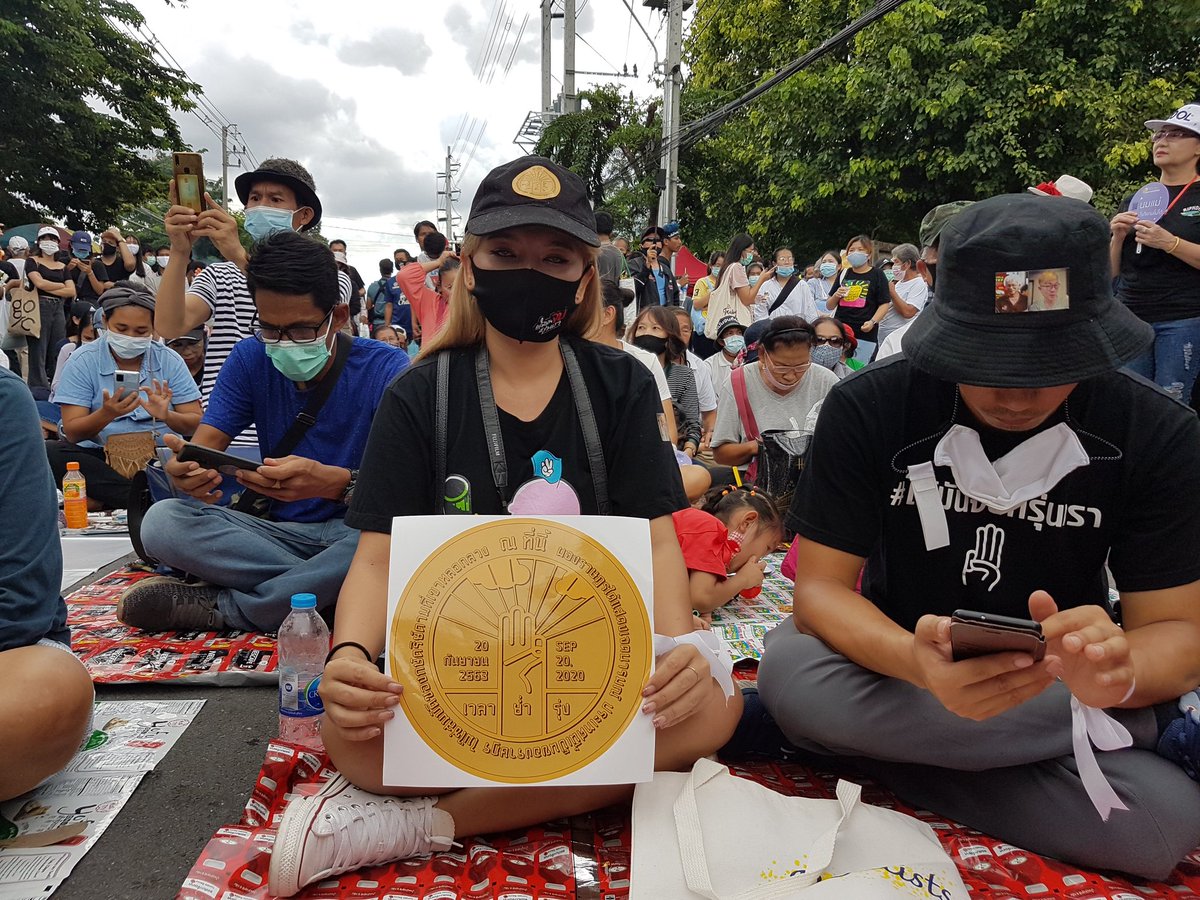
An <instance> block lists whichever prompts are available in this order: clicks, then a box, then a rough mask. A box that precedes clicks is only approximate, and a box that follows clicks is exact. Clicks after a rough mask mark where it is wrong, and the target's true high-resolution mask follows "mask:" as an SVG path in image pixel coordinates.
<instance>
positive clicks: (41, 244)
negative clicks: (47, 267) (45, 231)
mask: <svg viewBox="0 0 1200 900" xmlns="http://www.w3.org/2000/svg"><path fill="white" fill-rule="evenodd" d="M38 249H39V250H41V251H42V253H44V254H45V255H46V256H53V255H54V254H55V253H57V252H58V241H38Z"/></svg>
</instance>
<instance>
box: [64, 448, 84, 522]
mask: <svg viewBox="0 0 1200 900" xmlns="http://www.w3.org/2000/svg"><path fill="white" fill-rule="evenodd" d="M62 494H63V518H64V519H65V520H66V525H67V529H68V530H69V531H81V530H83V529H84V528H87V527H88V517H87V481H86V480H85V479H84V477H83V473H81V472H80V471H79V463H77V462H69V463H67V474H66V475H64V476H63V480H62Z"/></svg>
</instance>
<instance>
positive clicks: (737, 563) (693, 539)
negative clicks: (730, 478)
mask: <svg viewBox="0 0 1200 900" xmlns="http://www.w3.org/2000/svg"><path fill="white" fill-rule="evenodd" d="M671 518H672V520H673V521H674V523H675V534H676V536H677V537H678V538H679V547H680V549H682V550H683V563H684V565H686V566H687V570H688V587H689V589H690V591H691V596H692V609H694V610H696V611H697V612H699V613H701V614H707V613H711V612H712V611H713V610H714V609H716V608H718V607H720V606H724V605H725V604H726V603H728V602H729V601H730V600H732V599H733V598H734V597H735V596H739V595H740V596H742V597H744V598H745V599H747V600H752V599H754V598H755V597H757V596H758V594H759V592H760V591H761V589H762V583H763V573H764V569H765V567H764V565H763V562H762V558H763V557H764V556H766V555H767V554H768V553H770V552H771V551H772V550H774V549H775V548H776V547H777V546H779V542H780V541H781V540H783V522H782V521H781V519H780V517H779V511H778V510H777V509H776V508H775V501H774V500H772V499H771V497H770V496H769V495H767V494H765V493H763V492H762V491H759V490H756V489H755V488H752V487H746V488H734V487H723V488H713V489H712V490H711V491H709V492H708V493H707V494H705V496H704V505H703V506H701V508H700V509H681V510H680V511H679V512H677V513H675V514H674V515H672V517H671Z"/></svg>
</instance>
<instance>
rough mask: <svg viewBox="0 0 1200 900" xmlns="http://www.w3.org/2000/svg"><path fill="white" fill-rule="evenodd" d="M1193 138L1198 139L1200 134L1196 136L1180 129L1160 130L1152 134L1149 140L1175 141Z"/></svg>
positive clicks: (1191, 132)
mask: <svg viewBox="0 0 1200 900" xmlns="http://www.w3.org/2000/svg"><path fill="white" fill-rule="evenodd" d="M1194 137H1200V134H1196V133H1195V132H1193V131H1185V130H1184V129H1182V128H1162V129H1160V130H1158V131H1156V132H1154V134H1152V135H1150V140H1152V141H1177V140H1179V139H1180V138H1194Z"/></svg>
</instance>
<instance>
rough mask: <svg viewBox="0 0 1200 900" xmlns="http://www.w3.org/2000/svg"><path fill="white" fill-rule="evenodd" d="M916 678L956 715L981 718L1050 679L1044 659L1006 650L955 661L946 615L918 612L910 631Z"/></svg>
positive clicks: (1018, 702) (1003, 708) (1030, 695)
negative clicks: (1039, 660) (911, 633)
mask: <svg viewBox="0 0 1200 900" xmlns="http://www.w3.org/2000/svg"><path fill="white" fill-rule="evenodd" d="M912 652H913V663H914V668H915V671H916V674H917V676H918V678H919V683H920V684H921V686H923V687H924V688H925V689H926V690H928V691H929V692H930V693H931V694H933V695H934V696H935V697H937V698H938V700H939V701H940V702H941V704H942V705H943V706H944V707H946V709H948V710H950V712H952V713H955V714H956V715H959V716H962V717H963V718H966V719H974V720H975V721H983V720H984V719H990V718H991V717H992V716H997V715H999V714H1000V713H1002V712H1006V711H1008V710H1010V709H1012V708H1013V707H1016V706H1020V705H1021V704H1022V703H1024V702H1025V701H1026V700H1029V699H1031V698H1033V697H1036V696H1037V695H1038V694H1040V693H1041V692H1042V691H1044V690H1045V689H1046V688H1047V687H1049V686H1050V684H1051V683H1052V682H1053V681H1054V675H1053V674H1052V673H1051V672H1050V671H1049V670H1048V668H1047V662H1046V661H1042V662H1038V663H1035V662H1034V661H1033V657H1032V656H1031V655H1030V654H1028V653H1018V652H1012V651H1006V652H1001V653H991V654H988V655H986V656H977V657H974V658H972V659H963V660H959V661H957V662H955V660H954V652H953V649H952V647H951V643H950V617H949V616H932V615H930V616H922V617H921V619H920V621H918V622H917V627H916V631H915V633H914V635H913V646H912Z"/></svg>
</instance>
